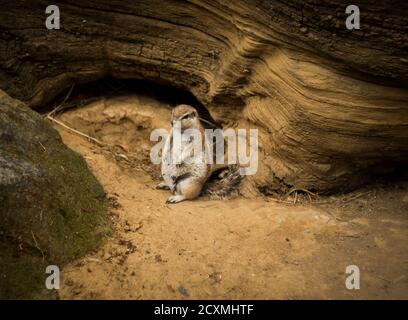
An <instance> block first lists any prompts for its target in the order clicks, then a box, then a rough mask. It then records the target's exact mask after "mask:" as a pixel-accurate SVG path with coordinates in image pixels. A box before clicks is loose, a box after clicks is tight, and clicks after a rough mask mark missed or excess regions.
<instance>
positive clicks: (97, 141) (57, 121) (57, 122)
mask: <svg viewBox="0 0 408 320" xmlns="http://www.w3.org/2000/svg"><path fill="white" fill-rule="evenodd" d="M47 119H50V120H51V121H53V122H55V123H56V124H59V125H60V126H62V127H64V128H65V129H67V130H69V131H72V132H74V133H76V134H78V135H80V136H82V137H85V138H88V139H89V140H91V141H93V142H95V143H96V144H97V145H99V146H101V147H106V146H109V145H108V144H106V143H103V142H102V141H100V140H98V139H96V138H93V137H91V136H88V135H87V134H85V133H83V132H81V131H78V130H75V129H73V128H71V127H69V126H67V125H66V124H65V123H63V122H61V121H59V120H57V119H54V118H53V117H51V116H47Z"/></svg>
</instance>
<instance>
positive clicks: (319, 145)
mask: <svg viewBox="0 0 408 320" xmlns="http://www.w3.org/2000/svg"><path fill="white" fill-rule="evenodd" d="M1 2H2V3H1V6H2V9H1V13H0V48H1V49H0V87H1V88H2V89H4V90H5V91H6V92H7V93H8V94H10V95H11V96H13V97H15V98H18V99H20V100H23V101H25V102H27V103H28V104H29V105H30V106H31V107H33V108H36V107H38V106H41V105H43V104H45V103H47V102H49V101H50V100H52V99H53V98H54V97H55V96H56V95H57V94H58V93H60V92H62V90H64V89H65V88H68V87H70V86H71V85H72V84H74V83H76V84H77V83H85V82H89V81H93V80H97V79H101V78H103V77H106V76H113V77H118V78H134V79H147V80H150V81H155V82H160V83H166V84H169V85H171V86H174V87H178V88H183V89H187V90H189V91H191V92H192V93H193V94H194V95H195V96H196V97H197V98H198V99H199V100H200V101H201V102H202V103H203V104H204V105H205V106H206V107H207V108H208V109H209V110H210V111H211V113H212V114H213V116H214V117H215V118H216V119H218V120H228V121H234V122H237V123H238V124H239V125H242V126H250V127H257V128H259V129H260V153H261V154H260V166H259V171H258V174H257V175H255V176H254V177H252V179H249V180H248V181H250V183H251V185H252V186H255V187H257V188H259V189H262V188H271V189H274V188H281V187H282V185H285V186H296V187H302V188H308V189H313V190H318V191H333V190H339V189H347V188H352V187H355V186H358V185H360V184H362V183H363V182H364V181H366V180H367V178H368V177H369V176H370V175H371V174H372V173H373V171H377V170H378V169H381V170H382V171H387V170H388V169H391V168H393V167H396V166H398V165H401V164H402V163H404V162H405V161H406V160H407V156H408V143H407V141H408V130H407V125H408V105H407V104H408V90H407V85H408V58H407V57H408V54H407V53H408V33H407V31H408V4H407V3H406V2H405V1H391V2H389V1H387V2H385V1H384V2H379V1H374V0H364V1H360V2H359V4H360V12H361V29H360V30H353V31H349V30H347V29H346V27H345V25H344V22H345V19H346V17H347V15H346V14H345V7H346V5H345V4H344V3H343V2H342V1H335V0H323V1H316V0H308V1H262V0H257V1H250V0H239V1H221V0H206V1H204V0H202V1H200V0H196V1H193V0H192V1H186V2H184V1H183V2H180V1H170V0H166V1H162V0H152V1H134V0H122V1H115V0H114V1H112V0H100V1H88V0H83V1H80V2H78V1H74V0H67V1H58V2H57V3H54V4H56V5H58V6H59V9H60V14H61V29H60V30H47V29H46V27H45V19H46V17H47V15H46V14H45V8H46V7H47V5H49V2H48V1H28V0H27V1H25V0H22V1H1Z"/></svg>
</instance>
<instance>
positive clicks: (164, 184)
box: [156, 182, 170, 190]
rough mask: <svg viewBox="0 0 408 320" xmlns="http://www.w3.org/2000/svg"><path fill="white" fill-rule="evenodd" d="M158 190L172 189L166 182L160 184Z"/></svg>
mask: <svg viewBox="0 0 408 320" xmlns="http://www.w3.org/2000/svg"><path fill="white" fill-rule="evenodd" d="M156 189H164V190H169V189H170V187H169V186H168V185H167V184H166V183H165V182H160V183H159V184H158V185H157V186H156Z"/></svg>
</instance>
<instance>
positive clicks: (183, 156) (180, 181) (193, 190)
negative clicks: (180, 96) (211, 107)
mask: <svg viewBox="0 0 408 320" xmlns="http://www.w3.org/2000/svg"><path fill="white" fill-rule="evenodd" d="M171 125H172V129H171V131H170V134H169V136H168V137H167V139H166V142H165V144H164V148H163V153H162V166H161V172H162V176H163V180H164V182H162V183H160V184H159V185H158V186H157V187H158V188H160V189H170V191H171V192H172V193H173V195H172V196H170V197H169V198H168V199H167V203H177V202H181V201H184V200H192V199H195V198H197V197H198V196H199V195H200V193H201V191H202V190H203V187H204V184H205V183H206V181H207V179H208V178H209V177H210V176H211V175H212V173H213V172H214V171H215V170H219V169H220V166H217V165H213V164H212V161H208V160H209V158H208V157H210V156H212V155H210V154H209V152H208V150H210V148H212V147H213V146H212V145H207V144H208V143H209V142H208V141H207V139H205V130H204V127H203V126H202V124H201V122H200V118H199V115H198V112H197V110H196V109H195V108H193V107H192V106H189V105H185V104H182V105H178V106H177V107H175V108H174V109H173V111H172V115H171ZM176 126H179V127H178V128H179V129H180V133H181V143H180V146H181V148H180V151H179V153H180V158H179V160H181V161H179V162H178V164H177V163H176V162H175V161H174V159H173V158H172V157H173V153H172V150H173V147H174V132H175V131H174V130H175V128H176ZM188 129H195V130H197V131H198V132H199V133H200V134H201V140H200V144H201V148H198V150H197V149H195V148H194V143H196V141H193V140H194V139H192V135H191V132H192V131H193V130H188ZM197 151H198V152H197ZM187 159H188V161H187ZM223 167H224V168H225V169H226V171H225V172H224V173H223V174H222V175H220V178H221V180H220V181H219V182H218V183H215V184H213V186H212V188H208V187H207V188H205V190H208V192H206V193H207V194H208V195H209V196H210V197H218V198H220V197H221V198H224V197H225V195H226V194H227V193H230V192H231V191H232V189H236V187H237V185H238V184H239V182H240V179H241V177H240V175H239V174H238V171H239V170H237V169H235V166H227V165H225V166H223Z"/></svg>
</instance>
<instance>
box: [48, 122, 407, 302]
mask: <svg viewBox="0 0 408 320" xmlns="http://www.w3.org/2000/svg"><path fill="white" fill-rule="evenodd" d="M56 128H57V129H58V130H59V132H60V134H61V136H62V138H63V140H64V142H65V143H66V144H67V145H68V146H69V147H71V148H72V149H74V150H76V151H77V152H79V153H80V154H82V155H83V156H84V157H85V159H86V160H87V163H88V165H89V167H90V169H91V170H92V172H93V173H94V174H95V176H96V177H97V178H98V179H99V181H100V182H101V183H102V185H103V186H104V188H105V190H106V193H107V196H108V197H109V203H110V212H111V213H110V214H111V219H112V222H113V226H114V227H113V233H112V236H111V237H110V238H109V239H107V240H106V241H105V243H104V245H103V246H102V247H101V248H100V249H99V250H97V251H95V252H91V253H90V254H89V255H87V256H86V257H81V258H80V259H78V260H77V261H74V262H73V263H71V264H69V265H66V266H65V267H64V268H63V269H62V283H61V289H60V290H59V292H58V298H60V299H337V298H339V299H363V298H373V299H379V298H385V299H391V298H395V299H407V298H408V247H407V240H408V215H407V213H408V210H407V208H408V196H407V190H408V186H407V185H406V184H401V183H400V184H398V185H388V186H376V187H371V188H370V189H368V191H366V192H365V193H363V195H362V196H361V193H359V194H357V195H360V196H358V197H357V198H356V199H354V200H353V197H348V198H347V199H349V200H347V201H346V200H344V199H346V198H342V197H341V196H338V197H332V198H328V203H326V204H314V203H310V202H309V201H301V202H300V203H299V202H298V203H297V204H294V205H292V204H287V203H278V202H276V201H274V200H273V199H271V198H261V197H259V198H253V199H246V198H236V199H232V200H226V201H222V200H209V199H198V200H196V201H192V202H183V203H180V204H175V205H168V204H165V201H166V199H167V197H168V196H169V192H168V191H164V190H156V189H155V186H156V184H157V183H158V182H159V181H158V180H157V179H156V178H152V175H151V174H148V173H147V172H146V170H144V169H143V167H140V166H139V167H138V166H129V165H126V161H118V159H117V157H116V158H115V157H114V156H112V154H109V152H107V151H106V150H103V148H101V147H100V146H97V145H95V144H94V143H91V142H89V141H88V140H87V139H86V138H83V137H80V136H78V135H76V134H73V133H71V132H69V131H67V130H66V129H64V128H61V127H60V126H56ZM122 158H123V159H119V160H124V158H125V157H122ZM157 172H159V168H157ZM348 265H357V266H358V267H359V268H360V271H361V284H360V290H348V289H347V288H346V286H345V281H346V278H347V276H348V274H346V272H345V271H346V267H347V266H348Z"/></svg>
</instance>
